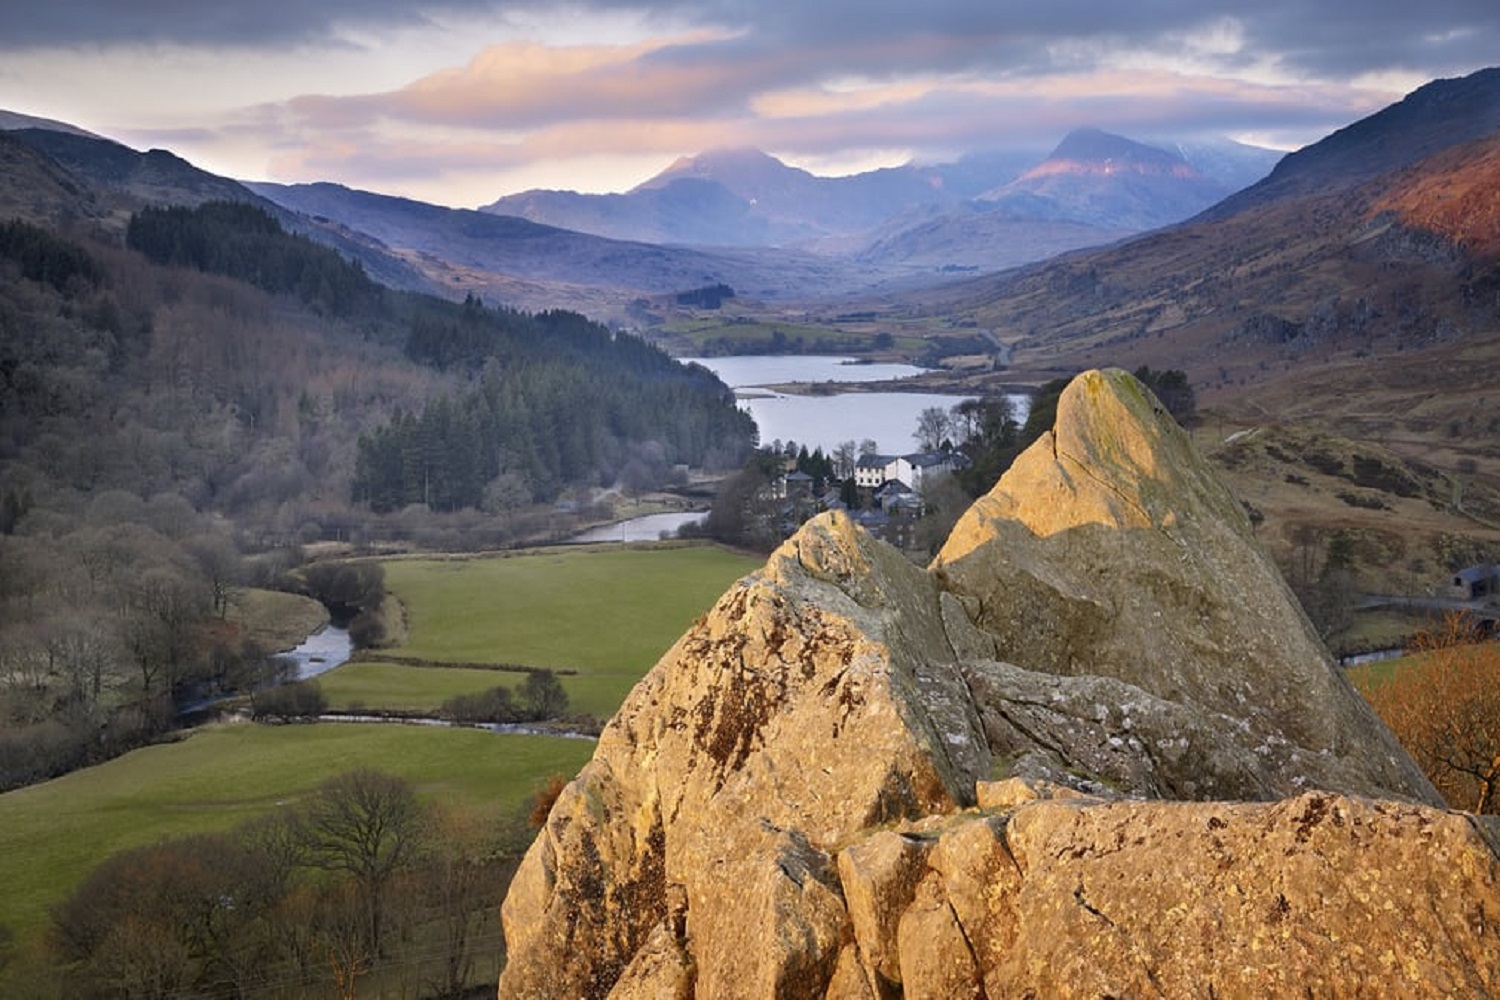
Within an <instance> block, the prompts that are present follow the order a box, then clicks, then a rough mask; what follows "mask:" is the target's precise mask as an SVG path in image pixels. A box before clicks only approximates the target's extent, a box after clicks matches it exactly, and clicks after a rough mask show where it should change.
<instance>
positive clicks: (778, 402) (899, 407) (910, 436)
mask: <svg viewBox="0 0 1500 1000" xmlns="http://www.w3.org/2000/svg"><path fill="white" fill-rule="evenodd" d="M682 360H683V361H685V362H686V361H691V362H695V363H697V364H700V365H702V366H703V367H705V368H708V369H709V370H711V371H712V372H713V373H714V374H715V375H717V376H719V378H720V379H722V380H723V381H724V384H725V385H728V386H729V387H730V388H731V389H733V390H734V391H735V394H736V395H737V396H738V397H739V401H740V406H741V407H742V408H744V409H745V410H747V411H749V413H750V415H751V416H752V417H754V418H755V424H756V426H757V427H759V428H760V443H761V445H762V446H763V447H765V446H769V445H771V444H772V443H774V442H776V441H780V442H782V444H785V443H786V442H788V441H795V442H796V443H797V444H798V445H806V446H807V450H808V451H814V450H816V449H818V448H822V449H823V453H824V454H830V453H832V452H833V450H834V449H835V448H837V447H838V446H839V445H840V444H841V443H843V442H845V441H853V442H855V444H858V443H859V442H861V441H864V440H866V439H869V440H873V441H874V442H875V444H876V446H877V447H878V448H879V450H880V451H881V452H882V453H884V454H897V455H904V454H907V453H910V452H914V451H917V450H918V446H917V441H916V437H915V433H916V429H917V417H918V415H919V414H921V412H922V411H923V410H925V409H927V408H928V407H930V406H937V407H941V408H943V409H944V410H947V409H951V408H952V407H954V406H956V405H957V404H958V403H960V402H962V401H963V400H965V399H969V398H972V397H968V396H949V395H942V394H938V393H930V392H849V393H836V394H833V395H793V394H791V393H781V392H776V391H774V390H771V389H768V388H767V386H772V385H787V384H793V383H797V384H804V385H817V384H818V383H824V382H884V381H889V380H894V379H902V378H910V377H912V376H914V375H919V374H921V373H922V372H923V371H924V369H922V368H918V367H916V366H915V365H902V364H863V363H859V362H858V361H856V360H855V359H853V358H841V357H829V356H823V355H731V356H729V357H722V358H683V359H682ZM1008 398H1009V399H1010V400H1011V405H1012V406H1014V407H1015V408H1016V419H1017V420H1019V421H1024V420H1025V419H1026V413H1027V410H1028V408H1029V406H1030V402H1031V399H1030V397H1029V396H1026V395H1024V394H1021V393H1011V394H1009V396H1008Z"/></svg>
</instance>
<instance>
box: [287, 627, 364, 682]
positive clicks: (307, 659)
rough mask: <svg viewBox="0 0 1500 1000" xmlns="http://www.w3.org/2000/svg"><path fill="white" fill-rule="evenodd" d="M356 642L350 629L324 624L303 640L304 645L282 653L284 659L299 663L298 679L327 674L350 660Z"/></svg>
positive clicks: (302, 679) (303, 679)
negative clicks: (353, 640) (352, 639)
mask: <svg viewBox="0 0 1500 1000" xmlns="http://www.w3.org/2000/svg"><path fill="white" fill-rule="evenodd" d="M353 652H354V644H353V643H352V642H351V641H350V639H349V630H348V629H344V628H339V627H338V626H336V625H324V626H323V627H322V628H320V629H318V630H317V631H316V632H314V633H313V634H312V635H310V636H308V637H307V638H306V639H304V640H302V645H300V646H298V647H297V648H295V649H292V650H289V651H287V652H285V653H282V654H281V657H282V658H283V659H287V660H292V661H294V662H295V663H296V664H297V680H299V681H305V680H307V679H308V678H311V677H316V676H318V675H319V674H325V673H327V672H328V671H330V670H332V669H333V668H334V667H337V666H342V665H343V664H345V663H348V662H349V657H350V656H351V655H352V654H353Z"/></svg>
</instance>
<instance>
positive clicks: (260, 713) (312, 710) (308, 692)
mask: <svg viewBox="0 0 1500 1000" xmlns="http://www.w3.org/2000/svg"><path fill="white" fill-rule="evenodd" d="M250 711H251V714H252V715H254V716H255V718H257V719H298V718H304V719H305V718H312V717H315V716H319V715H322V714H323V713H324V712H326V711H328V696H327V695H325V694H324V693H323V688H322V686H321V685H320V684H318V682H317V681H293V682H292V683H290V684H283V685H281V686H280V687H273V688H267V689H266V690H264V691H257V692H256V693H255V694H254V695H252V696H251V698H250Z"/></svg>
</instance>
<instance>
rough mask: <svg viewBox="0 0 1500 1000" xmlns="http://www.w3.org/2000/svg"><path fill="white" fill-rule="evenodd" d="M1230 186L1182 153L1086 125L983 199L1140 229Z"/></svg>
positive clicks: (1014, 209)
mask: <svg viewBox="0 0 1500 1000" xmlns="http://www.w3.org/2000/svg"><path fill="white" fill-rule="evenodd" d="M1231 190H1232V189H1231V188H1229V187H1227V186H1225V185H1224V184H1222V183H1220V182H1219V181H1216V180H1213V179H1211V178H1208V177H1206V176H1204V175H1203V174H1202V173H1200V172H1199V171H1198V170H1197V169H1196V168H1194V167H1193V166H1192V165H1191V164H1190V163H1188V161H1187V160H1186V159H1185V158H1184V157H1183V156H1182V154H1181V153H1178V152H1176V151H1169V150H1165V149H1159V148H1157V147H1155V146H1147V145H1145V144H1143V143H1139V142H1135V141H1134V140H1131V139H1127V138H1125V137H1124V136H1119V135H1113V134H1111V133H1108V132H1102V131H1099V130H1098V129H1080V130H1078V131H1075V132H1071V133H1069V134H1068V135H1067V136H1066V137H1065V138H1064V139H1063V141H1062V142H1061V143H1060V144H1059V145H1058V147H1057V148H1056V149H1055V150H1053V151H1052V154H1051V155H1050V156H1048V157H1047V159H1046V160H1044V161H1043V162H1041V163H1040V164H1038V165H1037V166H1035V167H1033V168H1032V169H1030V170H1028V171H1027V172H1026V173H1024V174H1022V175H1021V176H1020V177H1019V178H1017V179H1016V180H1014V181H1011V182H1010V183H1009V184H1006V185H1004V186H1003V187H1000V188H997V189H995V190H993V191H989V192H986V193H985V194H983V195H981V196H980V198H979V200H980V201H981V202H982V203H984V204H986V205H987V206H992V207H993V208H994V209H995V210H999V211H1004V212H1006V213H1008V214H1011V215H1014V216H1018V217H1023V218H1036V219H1056V220H1058V221H1066V222H1075V223H1079V224H1082V225H1091V226H1098V227H1100V228H1112V229H1123V230H1133V231H1136V232H1140V231H1142V230H1147V229H1156V228H1158V227H1160V226H1166V225H1171V224H1172V223H1174V222H1181V221H1182V220H1183V219H1186V218H1188V217H1190V216H1193V215H1196V214H1198V213H1199V212H1201V211H1203V210H1204V209H1205V208H1208V207H1209V206H1210V205H1212V204H1214V203H1215V202H1217V201H1219V200H1221V199H1222V198H1224V197H1225V196H1226V195H1228V194H1230V193H1231Z"/></svg>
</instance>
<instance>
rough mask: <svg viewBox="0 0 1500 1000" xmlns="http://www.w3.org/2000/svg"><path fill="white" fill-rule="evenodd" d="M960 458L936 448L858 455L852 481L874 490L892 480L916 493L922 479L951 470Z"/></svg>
mask: <svg viewBox="0 0 1500 1000" xmlns="http://www.w3.org/2000/svg"><path fill="white" fill-rule="evenodd" d="M963 460H964V459H963V456H962V455H957V454H954V453H953V452H938V451H933V452H916V453H913V454H910V455H861V456H860V457H859V461H858V462H857V463H856V464H855V466H854V485H855V486H858V487H861V488H867V489H872V490H874V489H879V488H880V487H881V486H883V485H884V484H886V483H888V482H892V481H894V482H898V483H903V484H904V485H906V486H908V487H910V488H911V489H914V490H916V491H917V492H918V493H920V492H921V491H922V485H923V483H924V482H926V481H927V480H928V479H930V478H931V477H933V476H938V475H945V474H947V473H950V472H952V471H954V470H955V469H957V468H959V466H960V463H962V462H963Z"/></svg>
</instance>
